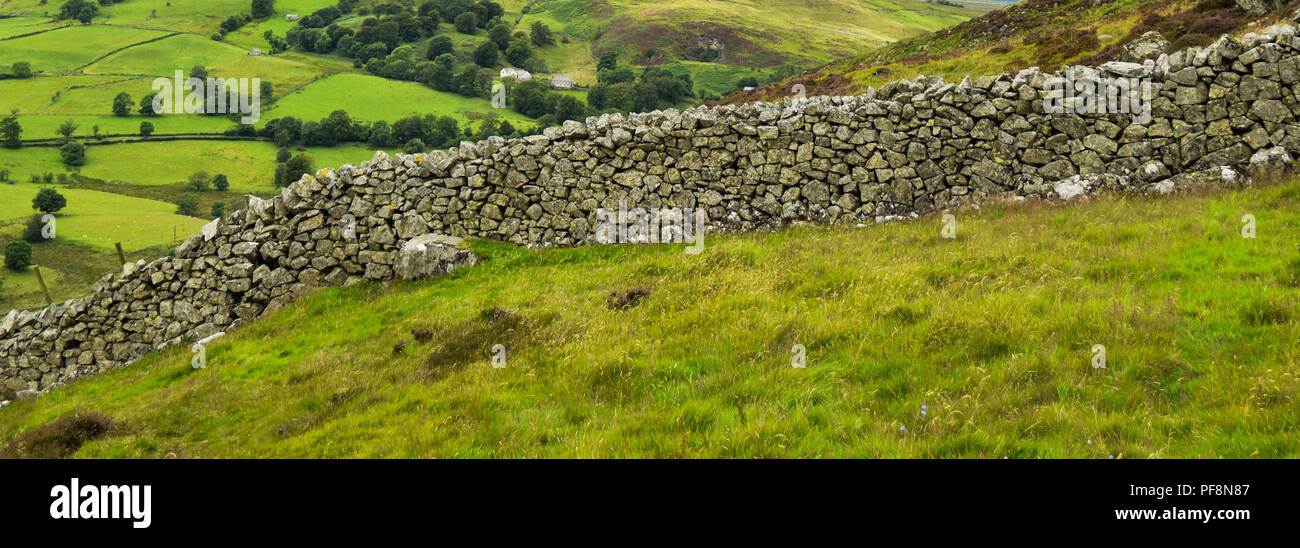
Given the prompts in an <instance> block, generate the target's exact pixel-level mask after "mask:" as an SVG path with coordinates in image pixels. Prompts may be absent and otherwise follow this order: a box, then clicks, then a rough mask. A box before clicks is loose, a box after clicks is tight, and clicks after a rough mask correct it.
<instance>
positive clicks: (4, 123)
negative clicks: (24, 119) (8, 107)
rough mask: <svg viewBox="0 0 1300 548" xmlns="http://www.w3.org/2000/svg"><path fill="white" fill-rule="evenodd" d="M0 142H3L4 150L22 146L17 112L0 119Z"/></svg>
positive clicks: (21, 128)
mask: <svg viewBox="0 0 1300 548" xmlns="http://www.w3.org/2000/svg"><path fill="white" fill-rule="evenodd" d="M0 140H3V141H4V146H5V148H18V147H20V146H23V126H22V125H20V124H19V123H18V114H17V111H15V112H14V113H13V114H10V115H9V116H5V117H4V119H0Z"/></svg>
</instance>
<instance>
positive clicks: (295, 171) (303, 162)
mask: <svg viewBox="0 0 1300 548" xmlns="http://www.w3.org/2000/svg"><path fill="white" fill-rule="evenodd" d="M275 162H276V164H275V176H274V177H273V178H272V182H273V183H275V186H278V187H280V186H289V184H290V183H292V182H294V181H297V180H298V179H301V178H302V176H303V175H309V174H311V173H314V172H315V171H316V160H315V159H314V158H312V157H311V156H309V155H307V154H294V155H290V154H289V149H288V148H285V147H280V151H279V152H278V153H276V156H275Z"/></svg>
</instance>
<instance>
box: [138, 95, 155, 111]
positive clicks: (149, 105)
mask: <svg viewBox="0 0 1300 548" xmlns="http://www.w3.org/2000/svg"><path fill="white" fill-rule="evenodd" d="M157 96H158V94H157V93H150V94H147V95H145V96H144V97H141V98H140V114H141V115H142V116H157V115H158V113H157V112H154V111H153V98H154V97H157Z"/></svg>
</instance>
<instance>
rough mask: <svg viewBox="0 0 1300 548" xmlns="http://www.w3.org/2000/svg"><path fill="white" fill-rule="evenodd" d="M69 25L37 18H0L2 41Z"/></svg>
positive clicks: (0, 36) (0, 37)
mask: <svg viewBox="0 0 1300 548" xmlns="http://www.w3.org/2000/svg"><path fill="white" fill-rule="evenodd" d="M66 24H67V23H55V24H51V23H50V20H49V18H46V17H36V16H26V15H25V16H22V17H5V18H0V40H2V39H5V38H9V37H12V36H20V35H23V34H29V33H33V32H37V31H41V30H50V29H53V28H56V27H58V26H62V25H66Z"/></svg>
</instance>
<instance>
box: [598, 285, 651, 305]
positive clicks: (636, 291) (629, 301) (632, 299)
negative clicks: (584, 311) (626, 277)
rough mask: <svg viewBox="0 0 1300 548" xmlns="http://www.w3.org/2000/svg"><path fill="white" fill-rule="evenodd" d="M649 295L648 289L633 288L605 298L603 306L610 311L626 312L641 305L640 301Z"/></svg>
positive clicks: (616, 292)
mask: <svg viewBox="0 0 1300 548" xmlns="http://www.w3.org/2000/svg"><path fill="white" fill-rule="evenodd" d="M649 295H650V288H648V287H644V286H642V287H633V288H632V289H628V290H626V291H615V292H613V293H610V294H609V296H608V297H605V306H608V307H609V309H610V310H627V309H629V308H632V307H634V306H636V305H638V304H640V303H641V300H642V299H644V298H646V297H648V296H649Z"/></svg>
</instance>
